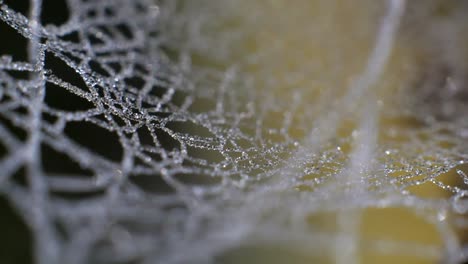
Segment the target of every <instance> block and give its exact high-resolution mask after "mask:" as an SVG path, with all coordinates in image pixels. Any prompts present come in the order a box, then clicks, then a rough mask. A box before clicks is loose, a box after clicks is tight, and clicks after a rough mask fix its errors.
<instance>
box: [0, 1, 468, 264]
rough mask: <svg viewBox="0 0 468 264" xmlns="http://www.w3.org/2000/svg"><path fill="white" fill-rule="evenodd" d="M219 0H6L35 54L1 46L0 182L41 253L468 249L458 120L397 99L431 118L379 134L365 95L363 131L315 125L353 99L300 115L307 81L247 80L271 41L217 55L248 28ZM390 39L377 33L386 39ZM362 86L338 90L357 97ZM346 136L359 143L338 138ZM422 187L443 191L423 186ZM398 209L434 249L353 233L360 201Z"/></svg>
mask: <svg viewBox="0 0 468 264" xmlns="http://www.w3.org/2000/svg"><path fill="white" fill-rule="evenodd" d="M202 2H203V1H202ZM222 2H223V3H222V4H209V3H206V2H203V3H191V2H189V3H187V2H182V1H163V2H161V3H159V4H156V3H154V2H151V1H145V0H135V1H125V0H112V1H87V0H67V1H66V6H67V10H68V13H69V14H68V19H67V21H66V22H63V23H62V24H60V25H55V24H52V23H49V24H47V23H45V22H44V21H43V20H44V19H43V18H42V16H41V14H42V12H45V10H46V9H48V8H50V6H48V5H46V3H42V1H40V0H33V1H31V2H30V3H29V4H30V6H29V11H28V12H20V11H18V10H15V9H14V8H13V7H11V6H10V5H9V4H6V3H3V2H1V1H0V19H1V21H2V22H1V23H3V26H5V27H7V28H8V29H9V30H14V34H15V36H16V37H17V38H18V39H20V40H21V41H23V42H22V43H25V45H24V47H23V48H24V52H23V53H21V54H23V55H24V54H27V56H17V55H14V54H8V52H7V53H6V54H2V56H1V58H0V143H1V146H2V151H1V152H0V153H1V154H2V156H1V160H0V171H1V172H2V173H1V175H0V177H1V178H0V192H1V194H2V195H3V196H4V197H6V198H7V200H8V201H9V202H10V203H11V204H12V205H13V206H14V208H15V209H16V210H17V211H18V212H19V214H20V215H21V217H22V219H23V221H25V223H26V224H27V226H28V227H29V228H30V230H31V233H32V234H33V239H34V249H35V254H34V255H35V261H36V262H37V263H44V264H45V263H89V262H93V261H94V262H98V263H117V262H118V263H126V261H127V262H129V263H133V262H131V261H136V263H195V262H199V263H208V262H210V261H213V262H214V261H215V260H216V258H217V257H218V256H220V255H222V254H223V252H226V251H228V250H230V249H233V248H236V247H238V246H239V245H257V244H262V243H273V244H275V243H276V244H279V245H282V244H283V243H286V244H285V245H284V246H292V247H293V248H295V250H299V251H300V250H303V251H304V252H309V253H308V254H312V255H321V254H325V255H334V254H335V255H336V258H335V260H336V261H337V262H340V263H344V262H347V261H353V260H354V261H356V262H357V261H358V260H357V259H358V258H359V257H358V256H357V255H356V254H357V253H356V252H357V250H358V247H360V246H362V247H366V248H368V250H370V251H372V252H376V253H377V254H389V255H392V254H394V255H409V256H415V257H421V258H428V259H434V260H437V259H439V260H440V259H448V261H449V262H456V261H460V260H462V259H463V258H464V257H466V255H467V254H468V251H467V245H466V244H464V243H463V242H462V241H463V239H460V238H459V237H458V236H457V235H456V234H455V231H454V229H456V230H461V231H457V232H458V233H462V234H463V230H465V231H466V228H467V227H468V219H467V218H466V213H467V211H468V200H467V196H468V190H467V184H468V177H467V175H466V174H465V172H464V171H463V166H464V165H463V164H464V161H466V160H467V154H468V153H466V149H465V148H464V147H463V146H464V144H465V142H466V129H468V124H467V123H466V120H464V119H463V118H461V117H459V116H457V115H455V117H454V118H453V119H452V120H450V121H446V120H439V119H430V118H429V119H428V118H427V116H426V115H427V114H425V115H422V114H420V113H418V112H416V113H414V112H405V115H407V118H411V119H412V120H416V121H417V122H419V123H422V124H423V125H420V126H417V127H411V128H405V127H403V128H402V127H398V129H389V130H388V131H380V133H384V134H392V135H390V136H392V137H395V138H403V139H406V140H400V141H395V142H392V143H391V144H390V143H388V144H379V143H377V142H376V136H377V134H376V133H377V132H375V131H376V126H377V124H376V122H378V121H377V120H378V119H381V118H392V117H393V116H392V115H395V113H393V112H389V113H378V111H376V107H377V106H376V105H374V106H373V105H367V106H365V107H361V108H360V110H359V111H358V112H359V113H361V114H359V115H358V116H359V118H360V119H362V120H363V121H362V122H361V123H359V124H358V126H357V132H356V133H353V135H350V136H348V137H344V138H341V139H335V140H331V139H330V138H326V137H325V138H323V136H324V135H327V136H331V135H330V134H327V133H329V131H333V127H336V126H337V124H338V122H340V121H339V120H338V119H340V118H341V117H342V115H343V113H342V112H343V109H346V108H341V110H342V111H341V112H340V111H338V112H337V113H331V114H330V115H329V116H324V117H322V118H320V117H319V118H318V121H316V120H307V118H306V117H302V119H299V120H297V119H295V118H294V117H295V116H301V115H297V114H296V111H299V110H298V109H295V105H298V104H299V102H300V100H301V95H300V94H297V93H292V94H291V95H290V98H281V99H280V98H278V97H277V96H275V94H273V93H269V91H268V89H254V86H255V83H256V82H255V78H256V77H255V76H252V75H249V74H248V73H247V72H244V71H243V69H242V67H243V63H246V61H249V60H254V59H255V57H262V56H268V54H270V53H271V54H274V48H272V50H271V51H265V52H264V54H251V55H250V56H249V58H248V59H246V60H243V61H241V60H238V62H239V63H236V64H233V65H229V66H228V67H225V66H220V65H221V64H222V63H221V64H220V63H219V62H220V61H234V60H233V58H234V57H236V56H238V55H237V54H235V52H233V50H234V49H235V48H234V46H235V45H236V43H239V42H240V41H241V40H242V39H244V38H246V37H248V34H253V33H252V32H250V31H249V29H244V30H243V31H242V30H239V29H237V30H238V31H233V30H231V31H230V27H229V24H230V23H231V22H232V21H231V20H230V19H233V18H230V16H232V14H230V13H229V11H230V10H231V8H234V7H233V6H234V5H236V3H233V2H234V1H222ZM398 2H399V4H398ZM402 2H403V1H398V0H395V1H389V3H390V5H389V7H388V11H386V12H387V13H388V14H386V15H385V16H386V17H387V18H388V20H389V21H390V22H389V21H387V22H384V23H383V24H382V32H384V31H385V30H384V29H383V28H384V27H385V25H387V26H389V24H388V23H390V27H392V26H393V27H397V26H398V23H399V18H398V15H396V16H395V13H393V16H394V17H393V20H392V12H400V11H401V10H400V11H398V6H399V5H402ZM392 4H393V5H396V6H397V8H395V6H394V7H393V9H395V10H396V11H395V10H393V9H392ZM399 8H400V9H402V8H401V6H400V7H399ZM392 10H393V11H392ZM389 17H390V18H389ZM212 21H218V22H219V24H220V25H221V24H223V23H224V24H225V25H228V26H225V27H224V29H223V28H222V26H220V28H216V26H217V25H214V24H213V23H212ZM382 21H386V20H382ZM252 30H253V29H252ZM387 30H388V29H387ZM390 31H392V30H390ZM392 34H394V33H388V32H387V33H386V34H384V35H383V38H385V37H386V36H390V39H387V40H382V41H383V42H385V41H387V42H388V43H390V44H391V42H392V40H391V38H392V36H391V35H392ZM213 43H216V44H213ZM388 43H387V44H388ZM384 46H385V43H384ZM213 47H215V48H213ZM378 47H379V46H378V44H376V49H378ZM380 47H381V46H380ZM387 49H391V47H387ZM376 54H377V55H375V56H379V55H382V54H385V51H382V50H377V51H376ZM382 56H386V55H382ZM371 61H372V59H371ZM377 61H379V60H377ZM369 63H370V65H372V62H369ZM373 63H374V66H375V63H377V64H378V63H383V64H385V59H383V61H382V60H380V62H376V61H375V60H374V62H373ZM372 70H375V69H370V71H371V72H372ZM375 71H377V73H376V72H374V73H369V74H370V75H371V76H367V75H366V74H363V76H364V77H365V78H366V80H363V81H364V82H366V81H368V82H370V83H367V84H362V83H361V86H360V87H361V88H362V87H365V86H371V85H372V83H373V82H375V81H376V80H372V81H371V80H369V79H372V78H374V77H375V76H374V75H378V74H379V73H378V71H379V70H375ZM377 77H378V76H377ZM271 78H272V80H271V81H274V76H272V77H271ZM358 86H359V85H357V86H356V87H358ZM358 90H359V89H358V88H352V89H350V91H351V95H350V97H349V98H347V97H344V98H345V99H343V100H345V102H351V103H352V104H353V103H354V100H353V99H352V98H358V97H360V95H359V94H358V95H356V94H352V92H356V91H358ZM357 93H359V92H357ZM361 93H366V94H367V93H371V92H370V91H368V88H364V89H363V90H362V91H361ZM346 98H347V99H346ZM458 107H460V108H461V110H460V109H459V110H460V111H459V112H460V113H462V112H463V109H464V108H463V107H464V106H463V105H461V106H458ZM317 109H320V107H317V105H315V104H310V106H306V111H305V112H309V113H312V114H311V115H310V116H313V115H315V114H316V113H317V111H318V110H317ZM335 114H336V116H334V115H335ZM397 114H398V115H401V112H398V113H397ZM379 115H380V117H379ZM460 116H461V114H460ZM311 121H313V124H318V125H317V126H316V127H315V128H311V127H310V123H311ZM292 128H294V129H295V130H296V131H300V132H299V133H296V135H293V133H291V132H290V131H291V130H292ZM324 133H325V134H324ZM331 133H332V134H333V132H331ZM297 134H299V135H308V136H307V137H306V139H305V140H304V139H303V138H301V137H300V136H297ZM317 138H319V139H317ZM421 138H431V140H430V141H424V140H423V139H421ZM347 143H349V144H354V145H356V146H357V147H355V148H353V150H352V151H351V153H346V152H345V151H343V150H342V149H341V148H339V147H338V148H337V147H336V146H340V145H344V144H347ZM447 146H449V147H447ZM362 163H366V164H367V165H363V164H362ZM454 172H455V173H454ZM448 175H449V176H448ZM448 177H449V178H450V179H448ZM423 185H426V186H427V185H433V186H434V187H436V188H439V189H441V190H443V192H444V195H443V196H441V197H429V198H427V197H420V196H418V195H416V194H415V193H414V192H413V191H414V190H415V189H416V190H417V188H419V186H423ZM394 207H397V208H407V209H409V210H410V211H411V212H412V213H414V214H415V215H417V217H419V218H421V219H423V220H424V221H427V222H429V223H431V224H432V225H434V226H436V228H437V230H438V233H439V234H440V237H441V238H442V240H443V246H444V247H443V248H440V247H438V246H437V245H426V244H420V243H413V242H407V241H395V240H391V239H390V240H389V239H378V240H373V241H362V239H361V238H359V231H358V229H357V226H358V223H359V219H360V213H359V212H362V211H364V210H365V209H368V208H380V209H385V208H394ZM324 213H336V214H337V223H338V226H339V228H338V229H337V230H335V231H330V232H328V231H326V230H320V228H318V229H316V228H314V227H313V226H312V227H311V226H310V225H311V224H310V223H307V220H306V219H307V217H308V216H310V215H320V214H324ZM465 240H466V239H465ZM350 245H352V246H350ZM324 249H325V250H324ZM64 261H65V262H64ZM347 263H349V262H347Z"/></svg>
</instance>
